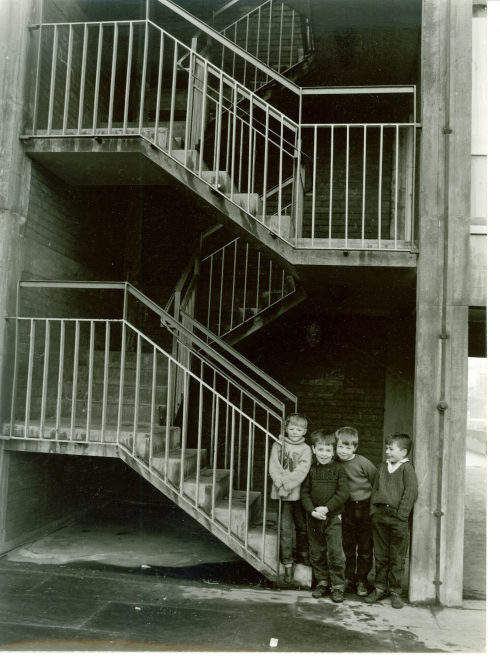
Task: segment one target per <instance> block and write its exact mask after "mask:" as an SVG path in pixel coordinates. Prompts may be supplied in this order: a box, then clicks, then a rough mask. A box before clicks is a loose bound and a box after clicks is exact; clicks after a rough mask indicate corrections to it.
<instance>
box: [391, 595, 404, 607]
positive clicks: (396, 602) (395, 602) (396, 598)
mask: <svg viewBox="0 0 500 660" xmlns="http://www.w3.org/2000/svg"><path fill="white" fill-rule="evenodd" d="M391 605H392V606H393V607H394V608H395V609H397V610H400V609H401V608H402V607H404V603H403V601H402V600H401V596H400V595H399V594H394V593H392V594H391Z"/></svg>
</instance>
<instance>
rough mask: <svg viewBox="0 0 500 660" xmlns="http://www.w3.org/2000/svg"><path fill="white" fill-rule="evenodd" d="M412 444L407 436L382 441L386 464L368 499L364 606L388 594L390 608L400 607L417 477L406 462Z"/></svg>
mask: <svg viewBox="0 0 500 660" xmlns="http://www.w3.org/2000/svg"><path fill="white" fill-rule="evenodd" d="M411 447H412V441H411V440H410V436H409V435H408V434H407V433H393V434H392V435H390V436H389V437H388V438H387V440H386V448H385V453H386V456H387V462H386V463H384V464H382V465H381V466H380V468H379V470H378V472H377V475H376V477H375V482H374V484H373V492H372V497H371V507H370V515H371V516H372V528H373V545H374V549H375V569H376V576H375V589H374V590H373V591H372V593H371V594H370V595H369V596H367V598H366V602H367V603H375V602H376V601H377V600H380V599H382V598H384V596H386V594H387V591H388V592H389V593H390V595H391V604H392V607H396V608H398V609H399V608H401V607H403V601H402V600H401V578H402V576H403V567H404V559H405V554H406V547H407V540H408V518H409V516H410V513H411V510H412V508H413V505H414V503H415V500H416V499H417V494H418V483H417V475H416V474H415V470H414V469H413V466H412V464H411V463H410V461H409V458H408V454H409V453H410V451H411Z"/></svg>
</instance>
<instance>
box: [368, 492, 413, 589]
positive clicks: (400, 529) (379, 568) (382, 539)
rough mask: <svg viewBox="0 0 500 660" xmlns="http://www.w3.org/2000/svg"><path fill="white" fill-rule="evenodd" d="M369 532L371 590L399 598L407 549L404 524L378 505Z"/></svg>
mask: <svg viewBox="0 0 500 660" xmlns="http://www.w3.org/2000/svg"><path fill="white" fill-rule="evenodd" d="M372 529H373V547H374V551H375V570H376V575H375V587H377V589H382V591H389V592H390V593H395V594H401V591H402V589H401V580H402V578H403V569H404V560H405V555H406V549H407V546H408V543H407V541H408V522H407V521H406V520H400V519H399V518H398V517H397V515H396V512H395V510H394V509H393V508H392V507H390V506H388V505H385V504H379V505H377V510H376V511H375V513H374V514H373V516H372Z"/></svg>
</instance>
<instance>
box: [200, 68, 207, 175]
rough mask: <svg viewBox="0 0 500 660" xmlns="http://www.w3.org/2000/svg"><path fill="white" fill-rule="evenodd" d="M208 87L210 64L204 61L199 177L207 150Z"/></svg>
mask: <svg viewBox="0 0 500 660" xmlns="http://www.w3.org/2000/svg"><path fill="white" fill-rule="evenodd" d="M207 86H208V62H207V60H203V92H202V98H201V126H200V161H199V164H198V176H200V177H201V172H202V166H203V152H204V149H205V121H206V112H207V109H206V105H207Z"/></svg>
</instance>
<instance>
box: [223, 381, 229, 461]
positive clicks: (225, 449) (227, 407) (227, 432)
mask: <svg viewBox="0 0 500 660" xmlns="http://www.w3.org/2000/svg"><path fill="white" fill-rule="evenodd" d="M230 391H231V385H230V382H229V380H228V381H227V383H226V401H229V400H230ZM225 421H226V423H225V425H224V469H225V470H227V451H228V443H227V439H228V434H229V404H228V403H226V420H225Z"/></svg>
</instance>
